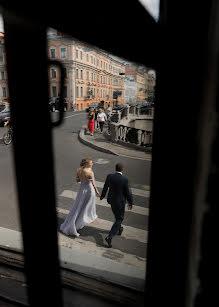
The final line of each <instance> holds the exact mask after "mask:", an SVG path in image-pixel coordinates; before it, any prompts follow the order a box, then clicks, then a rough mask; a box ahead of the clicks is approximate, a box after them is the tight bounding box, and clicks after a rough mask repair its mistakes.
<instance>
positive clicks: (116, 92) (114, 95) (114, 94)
mask: <svg viewBox="0 0 219 307" xmlns="http://www.w3.org/2000/svg"><path fill="white" fill-rule="evenodd" d="M121 95H122V92H121V91H114V92H113V98H114V99H116V98H117V97H118V96H121Z"/></svg>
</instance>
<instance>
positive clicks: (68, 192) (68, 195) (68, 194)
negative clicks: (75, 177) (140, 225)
mask: <svg viewBox="0 0 219 307" xmlns="http://www.w3.org/2000/svg"><path fill="white" fill-rule="evenodd" d="M60 196H62V197H66V198H71V199H74V200H75V199H76V196H77V192H74V191H71V190H64V191H63V192H62V193H61V194H60ZM96 204H97V205H98V206H103V207H108V208H110V205H109V204H108V203H107V200H106V199H103V200H100V199H99V198H98V197H96ZM126 211H129V212H133V213H137V214H141V215H149V208H143V207H139V206H133V208H132V210H127V206H126Z"/></svg>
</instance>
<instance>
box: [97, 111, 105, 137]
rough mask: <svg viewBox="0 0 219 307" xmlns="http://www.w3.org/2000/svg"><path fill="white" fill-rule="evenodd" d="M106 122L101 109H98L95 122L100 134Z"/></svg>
mask: <svg viewBox="0 0 219 307" xmlns="http://www.w3.org/2000/svg"><path fill="white" fill-rule="evenodd" d="M106 120H107V117H106V114H105V113H104V112H103V109H102V108H99V113H98V114H97V121H98V123H99V125H100V131H101V132H103V125H104V122H105V121H106Z"/></svg>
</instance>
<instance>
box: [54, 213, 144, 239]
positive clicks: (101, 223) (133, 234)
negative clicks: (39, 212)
mask: <svg viewBox="0 0 219 307" xmlns="http://www.w3.org/2000/svg"><path fill="white" fill-rule="evenodd" d="M56 211H57V212H58V213H62V214H65V215H67V214H68V213H69V210H66V209H62V208H58V207H57V208H56ZM112 225H113V222H110V221H106V220H103V219H99V218H97V219H96V220H95V221H94V222H92V223H90V224H88V225H86V227H93V228H98V229H101V230H107V231H110V229H111V227H112ZM123 227H124V230H123V233H122V237H123V238H125V239H127V240H134V241H138V242H141V243H147V238H148V231H146V230H142V229H138V228H134V227H131V226H126V225H123Z"/></svg>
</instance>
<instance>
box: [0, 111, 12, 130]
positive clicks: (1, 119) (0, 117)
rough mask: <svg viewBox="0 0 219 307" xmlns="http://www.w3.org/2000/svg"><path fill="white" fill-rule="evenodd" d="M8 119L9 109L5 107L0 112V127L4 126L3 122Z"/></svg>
mask: <svg viewBox="0 0 219 307" xmlns="http://www.w3.org/2000/svg"><path fill="white" fill-rule="evenodd" d="M8 118H10V107H9V106H7V107H5V109H3V110H2V111H1V112H0V126H4V124H5V122H6V121H7V120H8Z"/></svg>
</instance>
